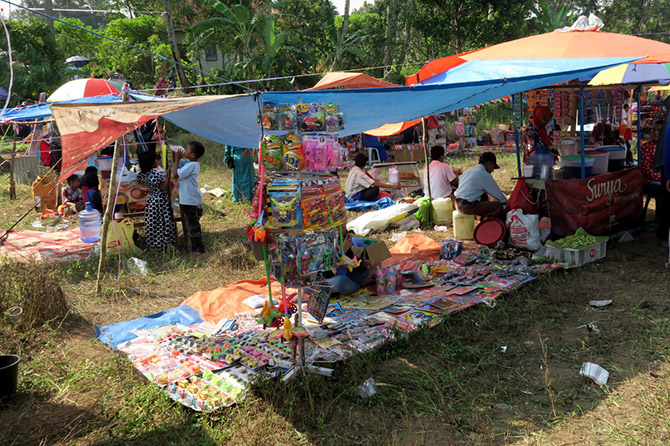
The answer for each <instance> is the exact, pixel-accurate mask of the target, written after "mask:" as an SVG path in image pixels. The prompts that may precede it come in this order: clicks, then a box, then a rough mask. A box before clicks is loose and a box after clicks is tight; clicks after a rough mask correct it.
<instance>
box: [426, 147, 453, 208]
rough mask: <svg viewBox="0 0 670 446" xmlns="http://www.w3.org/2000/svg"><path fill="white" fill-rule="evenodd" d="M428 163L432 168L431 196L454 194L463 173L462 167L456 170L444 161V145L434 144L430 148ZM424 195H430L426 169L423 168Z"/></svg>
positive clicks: (440, 196) (438, 196)
mask: <svg viewBox="0 0 670 446" xmlns="http://www.w3.org/2000/svg"><path fill="white" fill-rule="evenodd" d="M430 159H431V160H432V161H431V162H430V164H429V165H428V168H429V169H430V196H431V197H432V198H447V197H451V196H452V195H453V192H454V189H456V187H458V176H459V175H460V174H461V173H462V172H461V171H460V169H456V170H455V171H454V170H452V169H451V167H450V166H449V165H448V164H447V163H445V162H444V147H442V146H433V147H432V148H431V149H430ZM423 195H424V196H426V197H427V196H428V179H427V177H426V169H424V170H423Z"/></svg>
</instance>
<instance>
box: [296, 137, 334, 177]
mask: <svg viewBox="0 0 670 446" xmlns="http://www.w3.org/2000/svg"><path fill="white" fill-rule="evenodd" d="M302 146H303V150H304V151H305V170H317V171H318V170H326V168H327V167H328V147H327V145H326V136H325V135H304V136H303V142H302Z"/></svg>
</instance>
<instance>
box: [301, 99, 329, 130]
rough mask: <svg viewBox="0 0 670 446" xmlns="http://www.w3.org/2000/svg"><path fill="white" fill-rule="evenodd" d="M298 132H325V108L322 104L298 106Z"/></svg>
mask: <svg viewBox="0 0 670 446" xmlns="http://www.w3.org/2000/svg"><path fill="white" fill-rule="evenodd" d="M296 110H297V111H298V123H299V130H300V131H301V132H323V131H325V130H326V107H325V106H324V105H323V104H298V105H296Z"/></svg>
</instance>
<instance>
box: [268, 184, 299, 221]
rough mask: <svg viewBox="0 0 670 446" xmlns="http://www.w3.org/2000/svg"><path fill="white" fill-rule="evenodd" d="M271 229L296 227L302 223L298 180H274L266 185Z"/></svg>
mask: <svg viewBox="0 0 670 446" xmlns="http://www.w3.org/2000/svg"><path fill="white" fill-rule="evenodd" d="M268 198H269V200H270V209H271V213H270V215H269V218H268V223H269V224H268V227H269V228H271V229H282V228H298V227H300V225H301V223H302V216H301V209H300V181H274V182H273V183H272V185H271V186H268Z"/></svg>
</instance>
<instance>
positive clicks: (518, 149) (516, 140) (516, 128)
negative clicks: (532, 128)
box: [512, 94, 523, 177]
mask: <svg viewBox="0 0 670 446" xmlns="http://www.w3.org/2000/svg"><path fill="white" fill-rule="evenodd" d="M515 97H516V95H515V94H513V95H512V114H514V110H516V106H517V104H516V101H515V100H514V98H515ZM519 102H520V103H519V104H518V106H519V110H521V106H522V105H523V101H519ZM521 123H523V119H522V120H521ZM516 124H517V123H516V122H515V123H514V144H516V170H517V172H518V176H519V177H520V176H521V146H520V145H519V126H518V125H516Z"/></svg>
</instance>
